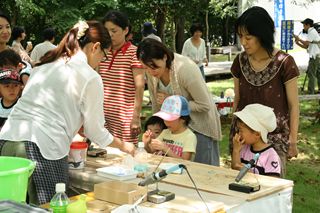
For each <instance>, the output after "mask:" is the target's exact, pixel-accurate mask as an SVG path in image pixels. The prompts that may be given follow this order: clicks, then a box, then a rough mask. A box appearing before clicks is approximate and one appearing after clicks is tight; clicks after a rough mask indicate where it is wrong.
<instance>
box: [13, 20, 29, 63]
mask: <svg viewBox="0 0 320 213" xmlns="http://www.w3.org/2000/svg"><path fill="white" fill-rule="evenodd" d="M26 36H27V34H26V31H25V29H24V28H23V27H20V26H15V27H14V28H13V29H12V39H13V41H12V45H11V47H12V49H13V50H14V51H16V52H17V53H18V54H19V55H20V56H21V58H22V60H24V61H27V62H28V63H30V64H31V65H33V63H32V60H31V58H30V56H29V53H30V52H31V50H32V43H31V42H30V41H28V42H27V47H26V49H24V47H23V46H22V44H21V41H23V40H24V39H25V38H26Z"/></svg>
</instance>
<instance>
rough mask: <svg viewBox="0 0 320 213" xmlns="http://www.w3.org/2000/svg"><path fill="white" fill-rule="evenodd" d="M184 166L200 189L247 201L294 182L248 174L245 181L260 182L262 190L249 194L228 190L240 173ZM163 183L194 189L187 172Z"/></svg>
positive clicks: (190, 163)
mask: <svg viewBox="0 0 320 213" xmlns="http://www.w3.org/2000/svg"><path fill="white" fill-rule="evenodd" d="M158 160H159V158H158V159H155V158H154V159H153V160H150V162H149V163H157V162H158ZM164 162H171V163H179V162H180V163H181V161H179V160H178V159H173V158H168V157H166V158H165V160H164ZM183 164H184V165H185V166H186V167H187V169H188V171H189V173H190V175H191V177H192V178H193V179H194V181H195V183H196V186H197V188H198V189H200V190H202V191H206V192H211V193H217V194H225V195H229V196H235V197H239V198H243V199H245V200H247V201H250V200H255V199H258V198H260V197H264V196H266V195H269V194H272V193H274V192H277V191H281V190H282V189H286V188H288V187H292V186H293V181H290V180H286V179H281V178H273V177H268V176H263V175H254V174H252V173H248V174H247V175H246V176H245V177H244V178H243V180H244V181H246V182H250V183H256V182H257V180H258V181H259V182H260V185H261V189H260V190H259V191H257V192H254V193H250V194H247V193H242V192H237V191H232V190H229V189H228V186H229V184H230V183H233V182H234V180H235V177H236V176H237V175H238V172H239V171H236V170H231V169H226V168H222V167H214V166H209V165H205V164H200V163H195V162H190V161H183ZM162 181H163V182H165V183H168V184H174V185H177V186H184V187H188V188H194V186H193V184H192V182H191V180H190V178H189V176H188V175H187V172H184V173H183V174H181V175H180V174H170V175H168V176H167V177H166V178H165V179H163V180H162Z"/></svg>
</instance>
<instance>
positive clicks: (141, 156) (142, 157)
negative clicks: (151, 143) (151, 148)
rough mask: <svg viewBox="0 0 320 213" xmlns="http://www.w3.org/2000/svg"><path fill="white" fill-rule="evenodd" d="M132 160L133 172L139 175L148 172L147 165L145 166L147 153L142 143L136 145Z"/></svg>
mask: <svg viewBox="0 0 320 213" xmlns="http://www.w3.org/2000/svg"><path fill="white" fill-rule="evenodd" d="M134 160H135V166H134V170H135V171H137V172H139V173H146V172H147V170H148V164H147V162H148V161H147V160H148V153H147V151H146V150H145V149H144V143H143V142H139V143H138V148H137V149H136V152H135V155H134Z"/></svg>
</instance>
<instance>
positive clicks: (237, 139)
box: [233, 133, 244, 152]
mask: <svg viewBox="0 0 320 213" xmlns="http://www.w3.org/2000/svg"><path fill="white" fill-rule="evenodd" d="M243 144H244V139H242V138H241V136H240V135H239V134H238V133H236V134H235V135H234V136H233V149H234V151H237V152H240V150H241V148H242V145H243Z"/></svg>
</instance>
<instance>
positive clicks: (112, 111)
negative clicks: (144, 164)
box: [99, 11, 144, 143]
mask: <svg viewBox="0 0 320 213" xmlns="http://www.w3.org/2000/svg"><path fill="white" fill-rule="evenodd" d="M103 24H104V26H105V28H106V29H107V30H108V31H109V34H110V36H111V40H112V48H111V50H110V51H109V52H108V54H107V59H105V60H103V61H101V63H100V70H99V72H100V75H101V77H102V80H103V85H104V114H105V118H106V127H107V129H108V130H109V131H110V132H111V133H112V134H113V135H114V136H116V137H119V138H120V139H122V140H123V141H126V142H133V143H137V141H138V135H139V133H140V131H141V128H140V126H141V124H140V112H141V104H142V98H143V91H144V71H143V69H142V65H141V63H140V62H139V61H138V59H137V57H136V50H137V47H136V46H134V45H133V44H131V42H129V41H128V42H127V41H126V35H127V33H128V30H129V21H128V18H127V16H126V15H125V14H123V13H121V12H119V11H110V12H108V13H107V14H106V15H105V17H104V19H103Z"/></svg>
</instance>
